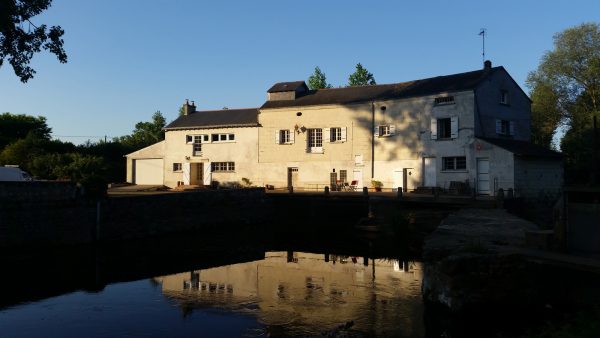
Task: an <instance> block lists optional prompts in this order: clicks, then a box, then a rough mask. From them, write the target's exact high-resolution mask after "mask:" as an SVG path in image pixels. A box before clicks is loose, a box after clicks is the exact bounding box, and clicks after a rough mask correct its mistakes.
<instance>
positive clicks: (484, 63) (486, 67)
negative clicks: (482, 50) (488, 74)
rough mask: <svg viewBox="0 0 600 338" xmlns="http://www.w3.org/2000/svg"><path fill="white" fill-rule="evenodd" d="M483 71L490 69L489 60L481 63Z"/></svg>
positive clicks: (490, 62)
mask: <svg viewBox="0 0 600 338" xmlns="http://www.w3.org/2000/svg"><path fill="white" fill-rule="evenodd" d="M483 69H492V61H490V60H485V61H484V62H483Z"/></svg>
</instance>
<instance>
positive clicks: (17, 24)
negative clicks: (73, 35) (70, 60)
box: [0, 0, 67, 82]
mask: <svg viewBox="0 0 600 338" xmlns="http://www.w3.org/2000/svg"><path fill="white" fill-rule="evenodd" d="M51 2H52V0H0V67H1V66H2V64H3V62H4V59H7V60H8V62H9V63H10V64H11V66H12V67H13V70H14V72H15V74H16V75H17V76H18V77H19V78H20V79H21V81H22V82H27V81H28V80H30V79H31V78H33V75H34V74H35V70H34V69H33V68H31V67H30V66H29V63H30V61H31V58H32V57H33V55H34V54H35V53H39V52H40V51H41V49H45V50H47V51H49V52H50V53H52V54H55V55H56V57H57V58H58V61H60V62H61V63H66V62H67V54H66V53H65V50H64V49H63V42H64V41H63V40H62V36H63V34H64V33H65V32H64V31H63V30H62V28H61V27H60V26H52V27H50V28H48V27H47V26H46V25H40V26H36V25H34V24H33V23H32V22H31V18H32V17H34V16H36V15H38V14H40V13H42V12H43V11H45V10H46V9H48V7H50V3H51Z"/></svg>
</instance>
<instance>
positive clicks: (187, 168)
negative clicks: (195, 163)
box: [183, 162, 191, 185]
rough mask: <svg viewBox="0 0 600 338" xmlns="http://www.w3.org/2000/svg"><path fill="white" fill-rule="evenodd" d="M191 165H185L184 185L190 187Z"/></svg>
mask: <svg viewBox="0 0 600 338" xmlns="http://www.w3.org/2000/svg"><path fill="white" fill-rule="evenodd" d="M190 168H191V166H190V163H189V162H187V163H183V184H184V185H190Z"/></svg>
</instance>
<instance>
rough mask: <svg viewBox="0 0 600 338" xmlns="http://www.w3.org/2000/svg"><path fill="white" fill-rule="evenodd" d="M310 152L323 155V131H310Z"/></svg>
mask: <svg viewBox="0 0 600 338" xmlns="http://www.w3.org/2000/svg"><path fill="white" fill-rule="evenodd" d="M308 152H309V153H316V154H320V153H323V129H321V128H312V129H309V130H308Z"/></svg>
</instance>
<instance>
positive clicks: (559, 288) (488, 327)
mask: <svg viewBox="0 0 600 338" xmlns="http://www.w3.org/2000/svg"><path fill="white" fill-rule="evenodd" d="M536 230H537V227H536V226H535V225H534V224H532V223H530V222H528V221H525V220H523V219H520V218H518V217H516V216H514V215H511V214H509V213H508V212H506V211H505V210H502V209H494V210H490V209H486V210H480V209H462V210H460V211H458V212H455V213H453V214H452V215H450V216H448V217H447V218H446V219H445V220H444V221H443V222H442V223H441V225H440V226H439V227H438V228H437V229H436V230H435V231H434V232H433V233H432V234H431V235H430V236H429V237H428V238H427V239H426V241H425V245H424V249H423V259H424V278H423V297H424V299H425V301H426V303H427V304H428V305H427V308H428V311H429V313H430V315H429V318H432V320H434V321H436V322H437V323H436V324H435V325H432V326H435V327H438V328H439V330H440V334H442V333H446V334H451V336H477V337H485V336H488V335H491V333H498V332H504V333H505V334H508V335H514V334H515V332H518V330H519V329H522V328H525V327H527V328H530V327H533V326H535V325H538V324H539V323H541V322H543V321H544V320H548V319H552V318H556V317H557V316H559V315H562V314H563V313H565V312H571V311H578V310H579V309H584V308H586V307H588V306H594V305H595V304H597V302H598V301H600V290H598V288H597V285H599V283H600V262H599V261H597V260H594V259H590V258H585V257H577V256H571V255H566V254H562V253H558V252H551V251H543V250H538V249H534V248H528V247H527V245H526V244H527V241H526V237H527V233H528V232H532V231H536Z"/></svg>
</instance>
